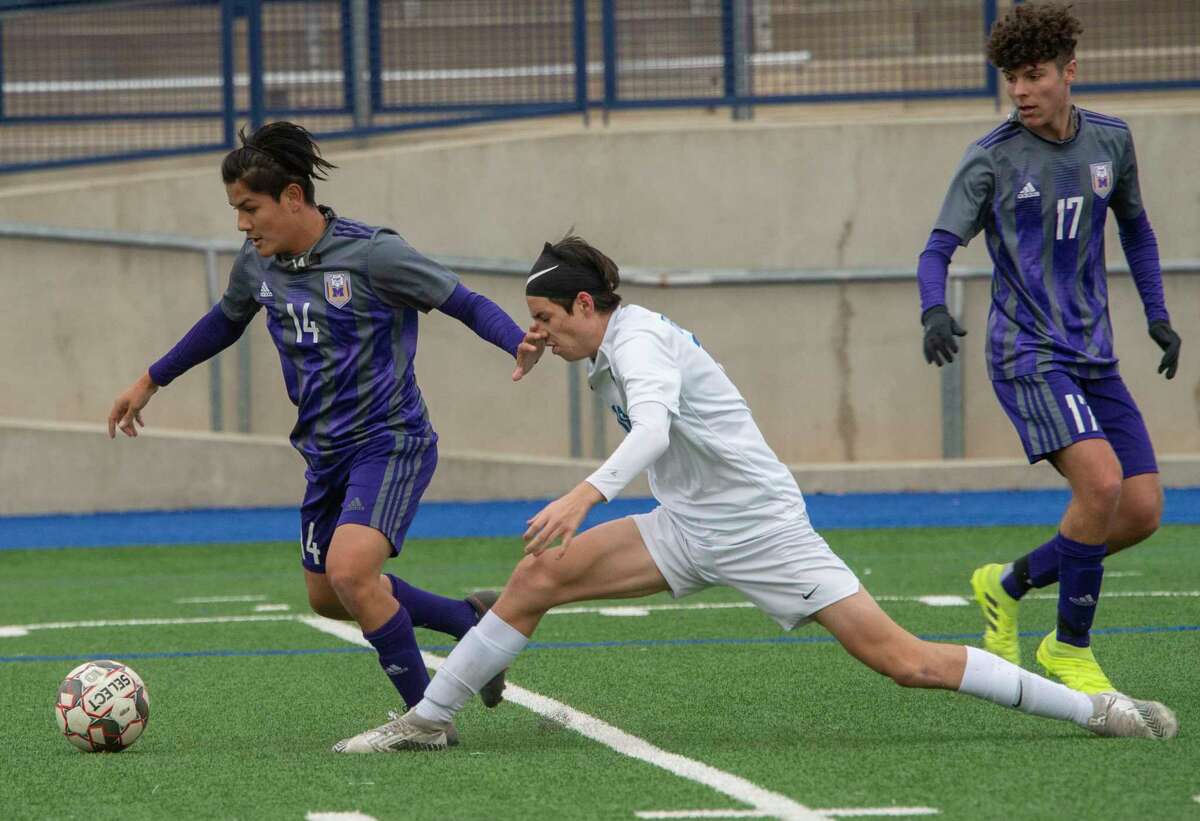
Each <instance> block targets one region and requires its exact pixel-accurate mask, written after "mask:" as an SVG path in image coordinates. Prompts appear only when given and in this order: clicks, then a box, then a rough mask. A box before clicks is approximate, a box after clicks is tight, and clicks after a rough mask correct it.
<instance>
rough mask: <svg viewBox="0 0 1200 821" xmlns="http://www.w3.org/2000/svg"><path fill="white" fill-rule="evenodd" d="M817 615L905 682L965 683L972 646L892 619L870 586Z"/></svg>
mask: <svg viewBox="0 0 1200 821" xmlns="http://www.w3.org/2000/svg"><path fill="white" fill-rule="evenodd" d="M815 619H816V621H817V623H818V624H820V625H821V626H822V627H824V628H825V629H826V630H828V631H829V632H830V633H832V634H833V637H834V638H836V639H837V640H838V642H839V643H840V644H841V645H842V647H844V648H846V651H847V652H848V653H850V655H852V656H854V657H855V658H856V659H858V660H859V661H861V662H862V663H863V664H865V665H867V666H868V667H870V668H871V669H872V670H874V671H875V672H877V673H879V674H881V675H885V676H887V677H888V678H890V679H892V680H893V681H895V682H896V683H897V684H899V685H900V686H902V687H935V688H940V689H943V690H957V689H958V687H959V685H960V684H961V683H962V676H963V669H964V668H965V666H966V663H967V648H965V647H963V646H962V645H959V644H938V643H936V642H931V641H923V640H921V639H919V638H917V637H916V636H914V635H913V634H912V633H910V632H908V631H907V630H905V629H904V628H903V627H901V626H900V625H898V624H896V622H894V621H892V618H891V616H889V615H888V614H887V613H885V612H883V610H882V609H880V607H879V605H878V604H876V603H875V600H874V599H873V598H871V594H870V593H868V592H867V591H866V589H865V588H861V587H860V588H859V590H858V592H857V593H855V594H854V595H853V596H849V597H847V598H845V599H842V600H841V601H839V602H835V603H833V604H831V605H829V606H828V607H826V608H825V609H823V610H821V611H820V612H819V613H817V614H816V617H815Z"/></svg>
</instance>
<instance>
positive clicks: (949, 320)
mask: <svg viewBox="0 0 1200 821" xmlns="http://www.w3.org/2000/svg"><path fill="white" fill-rule="evenodd" d="M921 324H922V325H924V326H925V361H926V362H932V363H934V364H936V365H937V366H938V367H939V368H940V367H942V362H943V360H945V362H946V363H950V362H953V361H954V354H956V353H958V343H957V342H955V341H954V337H956V336H966V335H967V332H966V331H964V330H963V329H962V327H961V326H959V324H958V323H957V322H955V321H954V317H952V316H950V312H949V311H947V310H946V306H945V305H934V306H933V307H932V308H930V309H929V310H928V311H926V312H925V313H923V314H921ZM1177 350H1178V349H1177ZM1172 373H1174V371H1172Z"/></svg>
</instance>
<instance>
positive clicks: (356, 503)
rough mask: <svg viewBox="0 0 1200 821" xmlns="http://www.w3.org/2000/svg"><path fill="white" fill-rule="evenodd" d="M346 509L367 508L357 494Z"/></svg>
mask: <svg viewBox="0 0 1200 821" xmlns="http://www.w3.org/2000/svg"><path fill="white" fill-rule="evenodd" d="M346 510H365V508H364V507H363V503H362V500H361V499H359V498H358V497H357V496H355V497H354V498H353V499H351V500H350V502H349V504H347V505H346Z"/></svg>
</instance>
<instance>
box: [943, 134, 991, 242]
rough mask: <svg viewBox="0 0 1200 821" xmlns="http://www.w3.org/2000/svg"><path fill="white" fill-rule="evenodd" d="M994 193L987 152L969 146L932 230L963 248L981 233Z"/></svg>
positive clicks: (989, 159) (977, 147) (976, 146)
mask: <svg viewBox="0 0 1200 821" xmlns="http://www.w3.org/2000/svg"><path fill="white" fill-rule="evenodd" d="M995 190H996V174H995V171H994V170H993V169H992V159H991V157H990V156H989V155H988V152H987V150H986V149H984V148H981V147H980V146H978V145H974V144H973V145H972V146H971V147H970V148H968V149H967V153H966V154H965V155H963V158H962V162H960V163H959V164H958V169H957V170H956V171H955V172H954V179H952V180H951V181H950V189H949V190H948V191H947V192H946V199H945V200H944V201H943V202H942V210H941V213H939V214H938V218H937V223H936V224H935V225H934V226H933V227H934V229H935V230H939V229H940V230H942V231H949V232H950V233H951V234H954V235H955V236H956V237H960V238H961V239H962V244H963V245H966V244H967V243H968V242H970V241H971V239H972V238H973V237H974V236H975V235H976V234H978V233H979V232H980V231H982V230H983V224H984V214H985V213H986V212H987V207H988V205H989V204H990V203H991V201H992V195H993V192H994V191H995Z"/></svg>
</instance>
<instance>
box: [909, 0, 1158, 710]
mask: <svg viewBox="0 0 1200 821" xmlns="http://www.w3.org/2000/svg"><path fill="white" fill-rule="evenodd" d="M1081 31H1082V27H1081V26H1080V24H1079V21H1078V20H1077V19H1076V18H1075V17H1074V16H1072V15H1071V13H1070V10H1069V7H1068V6H1064V5H1062V4H1059V3H1026V4H1023V5H1020V6H1016V7H1014V8H1013V9H1012V10H1011V11H1009V12H1008V13H1007V14H1006V15H1005V16H1004V17H1003V18H1002V19H1001V20H1000V21H998V22H997V23H996V25H995V27H994V28H993V29H992V33H991V37H990V39H989V41H988V59H989V60H990V61H991V62H992V63H993V64H994V65H995V66H996V67H997V68H999V69H1000V70H1001V71H1002V72H1003V74H1004V78H1005V83H1006V87H1007V91H1008V94H1009V97H1010V98H1011V99H1012V101H1013V103H1014V105H1015V109H1014V111H1013V113H1012V115H1011V116H1010V117H1009V118H1008V120H1007V121H1006V122H1004V123H1003V124H1002V125H1000V126H999V127H997V128H995V129H993V130H992V131H991V132H989V133H988V134H987V135H985V136H984V137H983V138H981V139H980V140H978V141H977V142H975V143H974V144H973V145H971V146H970V147H969V148H968V149H967V152H966V155H965V156H964V157H963V160H962V162H961V163H960V164H959V167H958V170H957V171H956V172H955V174H954V178H953V180H952V181H951V183H950V190H949V191H948V192H947V194H946V199H945V202H944V203H943V205H942V210H941V213H940V215H939V216H938V219H937V223H936V225H935V226H934V230H933V232H932V234H931V236H930V238H929V243H928V244H927V245H926V248H925V251H924V252H923V253H922V254H921V257H920V262H919V265H918V279H919V282H920V290H921V308H922V314H921V321H922V324H923V325H924V327H925V343H924V344H925V357H926V359H927V361H929V362H932V363H936V364H937V365H939V366H940V365H942V364H943V362H950V361H952V360H953V356H954V354H955V353H957V352H958V345H957V343H956V342H955V340H954V337H955V336H962V335H964V334H965V333H966V332H965V331H964V330H963V329H962V328H960V327H959V325H958V323H957V322H956V321H955V320H954V319H953V317H951V316H950V314H949V312H948V311H947V309H946V305H945V285H946V272H947V267H948V266H949V263H950V257H951V255H952V254H953V253H954V249H955V248H956V247H957V246H959V245H966V244H967V242H969V241H970V240H971V238H972V237H974V236H975V235H976V234H978V233H979V232H980V231H983V233H984V236H985V238H986V241H987V248H988V253H989V254H990V256H991V258H992V262H993V265H994V273H993V276H992V305H991V310H990V313H989V315H988V325H987V339H986V349H987V359H988V370H989V374H990V376H991V378H992V385H993V387H994V388H995V391H996V396H997V397H998V398H999V400H1000V404H1001V405H1002V406H1003V407H1004V410H1005V411H1006V412H1007V414H1008V416H1009V418H1010V419H1011V420H1012V422H1013V424H1014V425H1015V427H1016V429H1017V433H1018V434H1019V436H1020V437H1021V443H1022V445H1023V446H1024V448H1025V453H1026V455H1027V456H1028V458H1029V461H1030V463H1033V462H1037V461H1039V460H1041V459H1048V460H1050V462H1051V464H1053V465H1054V467H1055V468H1056V469H1057V470H1058V471H1059V472H1060V473H1061V474H1062V475H1063V476H1064V477H1066V479H1067V481H1068V482H1069V483H1070V486H1071V492H1072V495H1071V501H1070V504H1069V505H1068V507H1067V510H1066V513H1065V515H1064V516H1063V519H1062V522H1061V524H1060V526H1059V530H1058V533H1057V534H1056V535H1055V536H1054V538H1052V539H1051V540H1050V541H1048V542H1046V543H1045V544H1043V545H1042V546H1040V547H1038V548H1036V549H1035V550H1033V551H1032V552H1030V553H1029V554H1027V555H1025V556H1023V557H1022V558H1020V559H1017V560H1016V561H1014V562H1012V563H1011V564H1007V565H1000V564H989V565H985V566H984V567H981V568H979V569H978V570H976V571H975V574H974V575H973V576H972V579H971V584H972V587H973V588H974V591H975V596H976V599H977V600H978V601H979V604H980V606H981V607H982V608H983V611H984V617H985V620H986V622H987V627H986V630H985V633H984V644H985V646H986V647H987V648H988V649H989V650H992V651H993V652H994V653H996V654H998V655H1001V656H1003V657H1005V658H1007V659H1009V660H1010V661H1012V662H1014V663H1019V658H1020V654H1019V647H1018V642H1017V620H1016V614H1017V602H1018V600H1019V599H1020V598H1021V597H1022V596H1023V595H1024V594H1025V593H1026V592H1028V591H1029V590H1030V589H1031V588H1035V587H1045V586H1047V585H1050V584H1053V583H1054V582H1058V583H1059V604H1058V626H1057V630H1056V631H1055V632H1052V633H1050V634H1049V635H1048V636H1046V638H1045V639H1044V640H1043V641H1042V642H1041V644H1040V645H1039V647H1038V650H1037V660H1038V662H1039V663H1040V664H1041V665H1042V666H1043V667H1045V668H1046V670H1047V671H1048V672H1050V673H1051V674H1053V675H1056V676H1058V677H1059V678H1061V679H1062V680H1063V681H1064V682H1065V683H1067V684H1068V685H1070V686H1072V687H1075V688H1076V689H1081V690H1084V691H1085V692H1092V693H1095V692H1104V691H1109V690H1113V689H1114V688H1113V685H1112V683H1111V682H1110V681H1109V680H1108V678H1107V677H1106V676H1105V675H1104V673H1103V671H1102V670H1101V669H1100V667H1099V665H1098V664H1097V663H1096V660H1095V657H1094V655H1093V653H1092V650H1091V647H1090V635H1089V634H1090V629H1091V625H1092V620H1093V617H1094V615H1095V609H1096V603H1097V601H1098V599H1099V597H1100V582H1101V577H1102V575H1103V572H1104V568H1103V564H1102V561H1103V559H1104V557H1105V556H1106V555H1107V554H1109V553H1115V552H1117V551H1118V550H1122V549H1124V548H1126V547H1130V546H1132V545H1135V544H1137V543H1139V542H1141V541H1143V540H1144V539H1146V538H1147V537H1149V536H1150V535H1151V534H1152V533H1154V531H1155V530H1156V529H1157V528H1158V523H1159V519H1160V517H1161V515H1162V504H1163V496H1162V487H1161V484H1160V483H1159V478H1158V466H1157V463H1156V461H1155V457H1154V448H1153V446H1152V445H1151V443H1150V437H1149V435H1148V434H1147V432H1146V426H1145V423H1144V422H1143V420H1142V416H1141V413H1140V412H1139V411H1138V408H1137V405H1136V404H1135V403H1134V401H1133V397H1132V396H1130V394H1129V391H1128V390H1127V389H1126V388H1125V384H1124V382H1123V381H1122V380H1121V377H1120V376H1119V374H1118V371H1117V358H1116V356H1115V354H1114V352H1113V333H1112V322H1111V320H1110V318H1109V311H1108V284H1107V278H1106V273H1105V267H1104V226H1105V220H1106V218H1107V216H1108V211H1109V209H1111V210H1112V212H1113V214H1114V215H1115V217H1116V219H1117V224H1118V226H1119V229H1120V237H1121V246H1122V249H1123V250H1124V252H1125V257H1126V259H1127V260H1128V261H1129V266H1130V268H1131V269H1132V271H1133V279H1134V282H1135V284H1136V286H1137V291H1138V294H1139V295H1140V296H1141V299H1142V304H1143V306H1144V308H1145V313H1146V321H1147V323H1148V326H1149V333H1150V336H1151V337H1152V338H1153V339H1154V341H1155V342H1157V343H1158V344H1159V346H1160V347H1162V349H1163V351H1164V354H1163V358H1162V362H1161V364H1160V365H1159V368H1158V370H1159V372H1160V373H1165V375H1166V377H1167V379H1170V378H1172V377H1173V376H1174V375H1175V370H1176V368H1177V365H1178V359H1179V347H1180V341H1179V336H1178V335H1177V334H1176V333H1175V331H1174V330H1172V328H1171V318H1170V315H1169V314H1168V313H1167V308H1166V305H1165V303H1164V300H1163V290H1162V274H1161V269H1160V266H1159V257H1158V243H1157V240H1156V239H1155V236H1154V231H1153V229H1152V228H1151V227H1150V221H1149V219H1148V218H1147V216H1146V211H1145V209H1144V208H1143V206H1142V197H1141V191H1140V189H1139V187H1138V172H1137V159H1136V157H1135V155H1134V149H1133V138H1132V136H1131V135H1130V132H1129V126H1127V125H1126V124H1125V123H1124V122H1123V121H1121V120H1119V119H1117V118H1116V117H1110V116H1107V115H1104V114H1097V113H1095V112H1091V111H1086V110H1084V109H1080V108H1076V107H1075V106H1073V105H1072V104H1071V83H1072V82H1073V81H1074V79H1075V73H1076V61H1075V42H1076V36H1077V35H1078V34H1079V33H1080V32H1081Z"/></svg>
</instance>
